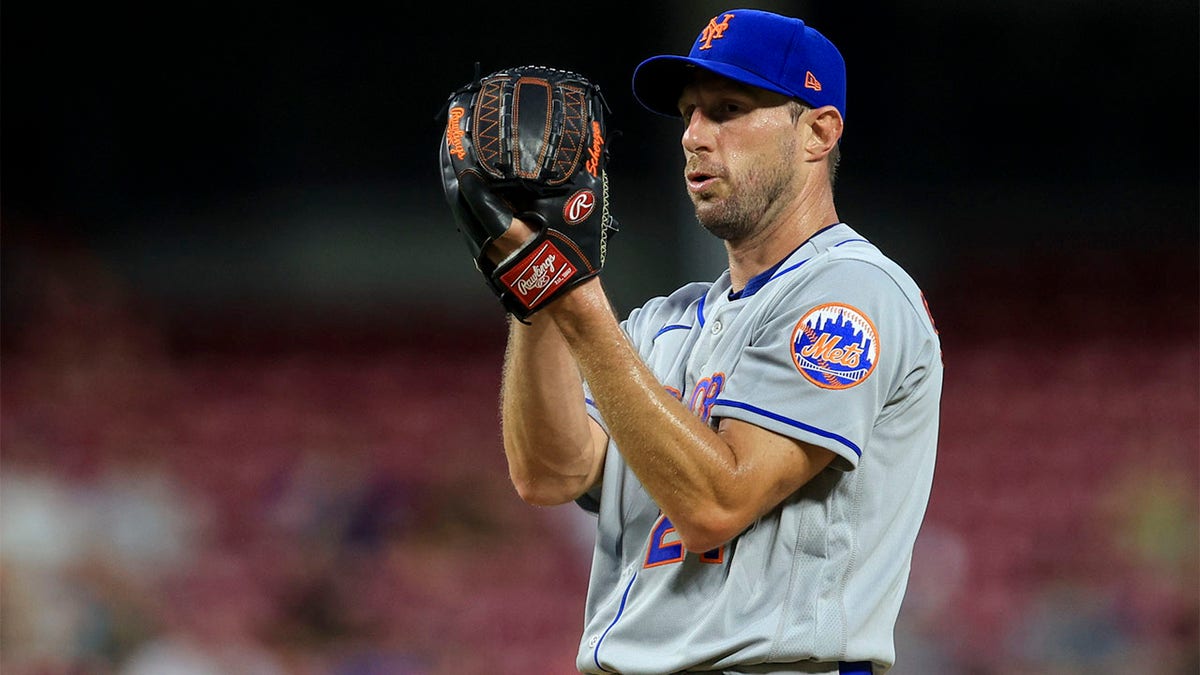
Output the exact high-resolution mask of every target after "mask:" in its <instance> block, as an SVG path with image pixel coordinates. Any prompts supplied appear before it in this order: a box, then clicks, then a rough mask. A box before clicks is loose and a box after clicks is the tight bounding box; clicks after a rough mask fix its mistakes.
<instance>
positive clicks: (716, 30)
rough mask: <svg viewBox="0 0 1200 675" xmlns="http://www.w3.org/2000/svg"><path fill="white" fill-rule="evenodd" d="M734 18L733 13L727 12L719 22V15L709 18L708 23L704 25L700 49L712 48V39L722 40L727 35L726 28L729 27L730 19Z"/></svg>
mask: <svg viewBox="0 0 1200 675" xmlns="http://www.w3.org/2000/svg"><path fill="white" fill-rule="evenodd" d="M732 18H733V15H732V14H726V15H725V16H722V17H721V23H717V17H715V16H714V17H713V18H711V19H709V20H708V25H707V26H705V27H704V32H703V33H701V34H700V42H702V43H703V44H701V45H700V49H712V41H713V40H720V39H721V38H723V37H725V29H726V28H729V20H730V19H732Z"/></svg>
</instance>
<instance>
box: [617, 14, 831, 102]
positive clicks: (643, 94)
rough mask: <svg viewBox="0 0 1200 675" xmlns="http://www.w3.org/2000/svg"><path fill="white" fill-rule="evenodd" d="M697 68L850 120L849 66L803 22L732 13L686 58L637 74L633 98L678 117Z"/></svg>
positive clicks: (647, 66)
mask: <svg viewBox="0 0 1200 675" xmlns="http://www.w3.org/2000/svg"><path fill="white" fill-rule="evenodd" d="M694 68H703V69H705V70H709V71H712V72H714V73H716V74H718V75H723V76H725V77H728V78H730V79H732V80H736V81H738V82H741V83H743V84H748V85H752V86H755V87H761V88H762V89H767V90H769V91H774V92H778V93H780V94H783V95H784V96H789V97H794V98H798V99H800V100H801V101H804V102H805V103H807V104H809V105H811V106H813V107H814V108H820V107H821V106H826V105H831V106H833V107H835V108H837V109H838V112H840V113H841V114H842V117H845V116H846V62H845V61H844V60H843V59H842V54H841V52H839V51H838V49H837V47H835V46H833V43H832V42H830V41H829V40H828V39H827V38H826V37H825V36H824V35H821V34H820V33H818V32H817V31H816V30H815V29H813V28H811V27H810V26H806V25H805V24H804V22H803V21H801V20H800V19H793V18H791V17H787V16H781V15H779V14H774V13H771V12H764V11H762V10H757V9H730V10H726V11H724V12H721V13H720V14H717V15H716V16H714V17H713V18H711V19H709V21H708V25H706V26H705V27H704V30H702V31H700V36H699V37H697V38H696V42H695V44H693V45H692V51H691V52H690V53H689V54H688V55H687V56H675V55H671V54H668V55H663V56H653V57H651V58H648V59H646V60H645V61H642V62H641V63H640V64H639V65H638V67H637V68H636V69H634V71H633V96H634V98H636V99H637V101H638V103H641V104H642V105H643V106H644V107H645V108H646V109H648V110H650V111H651V112H656V113H658V114H660V115H666V116H668V117H678V116H679V109H678V103H679V93H680V92H681V91H683V87H684V85H685V84H686V83H687V82H688V81H689V79H690V78H691V74H692V71H693V69H694Z"/></svg>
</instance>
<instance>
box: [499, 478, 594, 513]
mask: <svg viewBox="0 0 1200 675" xmlns="http://www.w3.org/2000/svg"><path fill="white" fill-rule="evenodd" d="M511 478H512V484H513V487H514V488H515V489H516V491H517V496H518V497H520V498H521V500H522V501H524V502H525V503H526V504H530V505H532V506H558V505H560V504H566V503H568V502H572V501H574V500H575V499H576V498H578V497H579V496H580V495H582V494H583V493H584V492H585V488H584V487H583V486H582V485H580V484H579V483H580V482H579V481H569V480H562V479H552V478H544V477H543V478H534V477H522V476H515V475H514V476H511Z"/></svg>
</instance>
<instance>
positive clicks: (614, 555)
mask: <svg viewBox="0 0 1200 675" xmlns="http://www.w3.org/2000/svg"><path fill="white" fill-rule="evenodd" d="M622 328H623V329H624V330H625V332H626V333H627V334H628V335H629V337H630V338H631V339H632V341H633V343H634V345H635V346H636V348H637V350H638V352H639V354H640V355H641V357H642V358H643V359H644V360H645V362H646V363H647V364H648V365H649V367H650V368H651V370H652V371H653V372H654V374H655V375H656V376H657V377H658V379H659V381H660V382H662V384H663V386H664V387H665V388H666V389H667V390H668V391H670V392H671V393H672V394H674V395H675V396H676V397H677V398H679V399H680V400H681V401H682V402H683V403H684V404H685V405H686V406H688V408H690V409H691V410H692V411H693V412H694V413H695V414H696V415H698V416H700V417H701V418H702V419H705V420H707V421H709V423H710V424H713V425H714V426H715V423H716V420H718V419H720V418H723V417H732V418H736V419H739V420H744V421H747V422H750V423H752V424H756V425H759V426H761V427H764V428H766V429H770V430H771V431H774V432H776V433H779V434H783V435H785V436H789V437H792V438H795V439H798V440H801V441H804V442H807V443H811V444H814V445H818V446H821V447H824V448H828V449H829V450H832V451H833V452H834V453H835V454H836V458H835V460H834V463H833V465H832V466H831V467H829V468H827V469H826V470H825V471H823V472H822V473H821V474H819V475H818V476H817V477H815V478H814V479H813V480H812V481H810V482H809V483H808V484H806V485H805V486H804V487H802V488H800V489H799V490H797V491H796V492H795V493H793V494H792V495H791V496H789V497H788V498H787V499H786V500H785V501H784V502H783V504H781V505H780V506H779V507H778V508H776V509H774V510H772V511H771V512H769V513H767V514H766V515H765V516H763V517H762V518H760V519H758V520H757V521H756V522H754V523H752V524H751V525H750V526H749V527H748V528H747V529H746V530H745V531H743V532H742V533H741V534H739V535H738V536H737V537H735V538H734V539H733V540H732V541H730V542H728V543H727V544H726V545H724V546H722V547H721V548H719V549H715V550H712V551H687V550H685V549H683V547H682V546H681V545H680V544H679V541H678V538H677V537H675V536H674V534H675V533H674V528H673V526H672V524H671V522H670V520H669V519H667V518H666V517H665V516H664V515H663V514H662V513H661V512H660V511H659V508H658V506H657V505H656V504H655V503H654V501H653V500H651V499H650V497H649V496H648V495H647V493H646V491H645V489H644V488H643V487H642V485H641V483H639V482H638V479H637V476H635V475H634V474H633V472H632V471H631V470H630V469H629V467H628V466H627V465H626V464H625V461H624V459H623V458H622V457H621V454H620V448H619V447H617V446H616V445H615V444H613V443H611V442H610V444H609V447H608V456H607V460H606V462H605V466H604V473H603V477H602V482H601V483H600V484H599V485H598V486H597V487H596V488H594V489H593V490H592V491H591V492H589V493H588V494H587V495H585V496H584V497H581V498H580V499H579V500H578V503H579V504H580V505H581V506H583V507H584V508H586V509H588V510H590V511H593V512H595V513H597V516H598V525H597V538H596V547H595V552H594V554H593V561H592V570H591V580H590V585H589V589H588V596H587V606H586V617H585V629H584V633H583V637H582V639H581V642H580V649H579V655H578V659H577V663H576V665H577V666H578V668H579V669H580V670H581V671H582V672H585V673H610V672H619V673H624V674H626V675H633V674H636V673H647V674H650V673H653V674H659V675H661V674H662V673H673V672H677V671H681V670H685V669H693V670H695V669H699V670H722V669H736V668H737V667H739V666H748V665H756V664H764V663H776V662H778V663H790V662H797V661H822V662H832V663H831V665H832V666H833V668H834V672H836V668H837V662H839V661H871V662H874V664H875V672H876V673H877V674H878V673H881V672H884V671H885V670H886V669H887V668H889V667H890V666H891V664H892V663H893V661H894V660H895V649H894V645H893V638H892V633H893V628H894V625H895V621H896V617H897V614H898V613H899V609H900V603H901V599H902V598H903V595H904V592H905V588H906V585H907V581H908V574H909V566H910V563H911V558H912V548H913V543H914V541H915V539H916V536H917V531H918V529H919V528H920V525H921V522H922V519H923V518H924V515H925V508H926V505H927V503H928V499H929V492H930V486H931V483H932V480H933V469H934V457H935V451H936V445H937V431H938V415H939V407H940V399H941V387H942V359H941V346H940V342H939V339H938V335H937V331H936V329H935V328H934V325H933V320H932V318H931V317H930V315H929V312H928V309H927V307H926V305H925V302H924V296H923V295H922V293H921V291H920V289H919V288H918V287H917V285H916V284H915V283H914V282H913V280H912V279H911V278H910V277H909V275H908V274H907V273H906V272H905V271H904V270H903V269H901V268H900V267H899V266H898V265H897V264H896V263H895V262H893V261H891V260H890V259H888V258H887V257H885V256H884V255H883V254H882V253H881V252H880V251H879V249H877V248H876V247H875V246H873V245H872V244H870V243H869V242H868V241H867V240H866V239H864V238H863V237H862V236H860V235H858V234H857V233H856V232H855V231H854V230H852V229H851V228H850V227H849V226H848V225H846V224H844V223H839V224H836V225H832V226H829V227H827V228H825V229H824V230H822V231H820V232H818V233H817V234H815V235H814V236H813V237H811V238H810V239H809V240H808V241H807V242H805V243H804V244H803V245H802V246H801V247H800V248H798V249H796V250H795V251H794V252H793V253H792V254H791V255H790V256H789V257H788V258H787V259H786V260H783V261H782V262H780V263H779V264H778V265H777V266H776V267H774V268H772V269H770V270H767V271H766V272H764V273H762V274H760V275H758V276H757V277H755V278H754V279H752V280H750V282H749V283H748V284H747V285H746V288H744V289H742V291H741V292H740V293H737V294H733V293H731V288H730V279H729V273H728V271H726V272H725V273H724V274H723V275H722V276H721V277H720V278H719V279H717V280H716V281H715V282H712V283H692V284H688V285H686V286H684V287H683V288H680V289H679V290H678V291H676V292H674V293H672V294H671V295H669V296H664V297H657V298H654V299H652V300H650V301H648V302H647V303H646V304H645V305H644V306H642V307H641V308H639V309H635V310H634V311H633V312H631V313H630V315H629V317H628V318H627V319H626V320H625V321H623V322H622ZM585 395H586V396H587V400H588V406H589V411H590V413H591V415H592V416H593V417H594V418H595V419H596V420H597V421H598V422H599V423H600V424H602V425H603V424H604V420H603V419H602V417H601V415H600V414H599V411H598V410H597V409H596V408H595V406H594V404H593V402H592V399H591V395H590V391H585Z"/></svg>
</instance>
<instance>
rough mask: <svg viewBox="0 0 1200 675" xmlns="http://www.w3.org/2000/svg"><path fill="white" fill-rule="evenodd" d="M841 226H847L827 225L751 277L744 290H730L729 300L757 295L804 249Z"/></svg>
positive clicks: (798, 263)
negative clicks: (780, 258) (786, 263)
mask: <svg viewBox="0 0 1200 675" xmlns="http://www.w3.org/2000/svg"><path fill="white" fill-rule="evenodd" d="M839 225H845V223H834V224H832V225H826V226H825V227H822V228H821V229H819V230H817V231H816V232H813V233H812V236H811V237H809V238H808V239H805V240H804V243H802V244H800V245H799V246H797V247H796V248H794V249H792V251H791V253H788V254H787V255H785V256H784V257H783V259H782V260H780V261H779V262H777V263H775V264H774V265H771V266H770V267H768V268H767V269H765V270H763V271H762V272H759V273H758V274H756V275H754V276H753V277H751V278H750V280H749V281H747V282H746V286H745V287H744V288H742V289H741V290H739V291H735V290H733V289H732V288H730V289H729V299H730V300H738V299H740V298H748V297H750V296H752V295H754V294H755V293H757V292H758V291H759V289H761V288H762V287H763V286H765V285H767V282H768V281H770V280H771V279H774V278H775V273H776V272H778V271H779V268H780V267H782V266H783V264H784V263H785V262H787V261H789V260H791V259H792V258H794V257H795V256H796V253H797V252H798V251H799V250H800V249H802V248H804V247H805V246H808V245H809V244H812V243H814V242H815V241H816V239H817V238H818V237H820V236H821V235H823V234H825V233H826V232H829V231H830V230H832V229H833V228H835V227H838V226H839ZM812 253H816V251H815V250H814V251H813V252H812ZM811 257H812V255H809V256H807V257H805V259H804V260H801V261H799V262H797V263H796V264H795V265H791V266H790V267H788V270H791V269H792V268H794V267H799V266H800V264H802V263H803V262H804V261H805V260H808V258H811Z"/></svg>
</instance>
